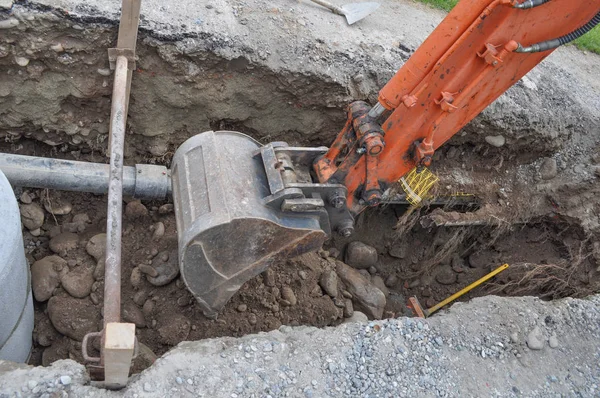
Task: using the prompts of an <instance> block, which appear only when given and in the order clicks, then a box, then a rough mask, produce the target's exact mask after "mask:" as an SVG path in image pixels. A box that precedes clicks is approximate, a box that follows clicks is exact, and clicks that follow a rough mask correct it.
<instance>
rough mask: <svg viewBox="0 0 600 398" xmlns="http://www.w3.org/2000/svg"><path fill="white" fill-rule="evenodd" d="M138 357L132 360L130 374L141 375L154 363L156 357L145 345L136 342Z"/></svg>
mask: <svg viewBox="0 0 600 398" xmlns="http://www.w3.org/2000/svg"><path fill="white" fill-rule="evenodd" d="M137 345H138V356H137V357H136V358H135V359H134V360H133V365H132V373H141V372H142V371H143V370H144V369H147V368H149V367H150V366H152V365H153V364H154V362H156V360H157V359H158V357H157V356H156V354H155V353H154V351H152V350H151V349H150V347H148V346H147V345H145V344H143V343H140V342H139V341H138V343H137Z"/></svg>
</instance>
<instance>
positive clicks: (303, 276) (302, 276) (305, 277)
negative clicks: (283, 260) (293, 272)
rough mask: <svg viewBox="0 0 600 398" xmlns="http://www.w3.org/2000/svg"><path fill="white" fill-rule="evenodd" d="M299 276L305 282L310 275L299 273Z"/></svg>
mask: <svg viewBox="0 0 600 398" xmlns="http://www.w3.org/2000/svg"><path fill="white" fill-rule="evenodd" d="M298 276H299V277H300V279H302V280H303V281H305V280H307V279H308V273H307V272H306V271H298Z"/></svg>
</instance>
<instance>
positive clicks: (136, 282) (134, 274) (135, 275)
mask: <svg viewBox="0 0 600 398" xmlns="http://www.w3.org/2000/svg"><path fill="white" fill-rule="evenodd" d="M142 275H143V274H142V271H140V268H139V267H134V268H133V269H132V270H131V275H130V277H129V282H130V283H131V286H133V287H134V288H136V289H137V288H138V287H140V286H141V285H142Z"/></svg>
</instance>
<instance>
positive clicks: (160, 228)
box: [152, 221, 165, 240]
mask: <svg viewBox="0 0 600 398" xmlns="http://www.w3.org/2000/svg"><path fill="white" fill-rule="evenodd" d="M164 235H165V224H163V223H162V222H161V221H159V222H157V223H156V224H154V233H153V234H152V239H154V240H160V238H162V237H163V236H164Z"/></svg>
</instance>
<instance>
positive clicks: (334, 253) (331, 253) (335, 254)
mask: <svg viewBox="0 0 600 398" xmlns="http://www.w3.org/2000/svg"><path fill="white" fill-rule="evenodd" d="M328 252H329V257H331V258H338V257H339V256H340V251H339V250H338V249H337V248H335V247H332V248H331V249H329V250H328Z"/></svg>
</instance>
